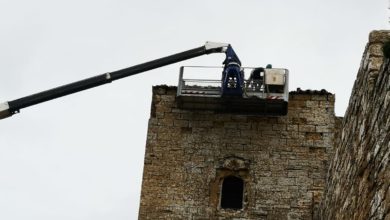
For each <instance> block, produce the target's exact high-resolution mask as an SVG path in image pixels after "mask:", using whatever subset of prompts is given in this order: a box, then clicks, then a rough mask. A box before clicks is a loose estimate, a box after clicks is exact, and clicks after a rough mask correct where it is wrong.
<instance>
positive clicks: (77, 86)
mask: <svg viewBox="0 0 390 220" xmlns="http://www.w3.org/2000/svg"><path fill="white" fill-rule="evenodd" d="M228 47H229V48H231V46H230V45H229V44H225V43H214V42H206V44H205V45H203V46H201V47H198V48H194V49H191V50H187V51H184V52H181V53H177V54H173V55H170V56H167V57H163V58H160V59H156V60H152V61H149V62H146V63H142V64H138V65H135V66H132V67H128V68H125V69H121V70H117V71H115V72H109V73H104V74H101V75H97V76H94V77H91V78H87V79H84V80H81V81H77V82H74V83H70V84H67V85H63V86H60V87H57V88H53V89H49V90H46V91H43V92H40V93H36V94H33V95H29V96H26V97H23V98H19V99H16V100H13V101H9V102H4V103H0V119H3V118H7V117H10V116H12V115H13V114H15V113H18V112H19V111H20V109H22V108H26V107H29V106H32V105H35V104H39V103H41V102H45V101H49V100H52V99H55V98H59V97H62V96H66V95H69V94H72V93H76V92H80V91H83V90H86V89H90V88H93V87H96V86H100V85H103V84H106V83H110V82H112V81H114V80H117V79H122V78H124V77H128V76H132V75H135V74H138V73H142V72H145V71H148V70H152V69H155V68H159V67H162V66H166V65H169V64H172V63H177V62H180V61H183V60H187V59H191V58H194V57H198V56H202V55H205V54H210V53H225V52H226V51H227V49H228Z"/></svg>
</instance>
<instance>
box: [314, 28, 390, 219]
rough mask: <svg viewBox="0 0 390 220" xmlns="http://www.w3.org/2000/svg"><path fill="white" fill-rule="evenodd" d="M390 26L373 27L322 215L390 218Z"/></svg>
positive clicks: (347, 217) (330, 178) (331, 217)
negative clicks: (389, 51) (385, 49)
mask: <svg viewBox="0 0 390 220" xmlns="http://www.w3.org/2000/svg"><path fill="white" fill-rule="evenodd" d="M389 40H390V31H373V32H372V33H371V34H370V38H369V43H368V44H367V46H366V50H365V52H364V55H363V59H362V63H361V67H360V69H359V72H358V75H357V79H356V81H355V85H354V88H353V91H352V96H351V98H350V101H349V107H348V110H347V112H346V114H345V117H344V121H343V129H342V133H341V137H340V138H337V141H336V145H335V146H336V149H337V150H336V151H335V155H334V158H333V161H332V163H331V166H330V170H329V175H328V178H327V179H328V180H327V187H326V192H325V198H324V201H323V204H322V213H321V215H320V216H321V217H322V218H323V219H364V220H365V219H385V220H390V190H389V188H390V168H389V166H390V163H389V162H390V156H389V155H390V71H389V63H390V61H389V59H388V58H387V59H385V58H384V57H383V53H382V46H383V44H384V43H385V42H387V41H389Z"/></svg>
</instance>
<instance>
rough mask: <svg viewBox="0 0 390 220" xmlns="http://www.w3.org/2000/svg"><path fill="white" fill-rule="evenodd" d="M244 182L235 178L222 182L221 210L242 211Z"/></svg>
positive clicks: (230, 177) (228, 178)
mask: <svg viewBox="0 0 390 220" xmlns="http://www.w3.org/2000/svg"><path fill="white" fill-rule="evenodd" d="M243 193H244V181H243V180H242V179H241V178H238V177H235V176H228V177H226V178H225V179H224V180H223V183H222V193H221V208H223V209H242V199H243Z"/></svg>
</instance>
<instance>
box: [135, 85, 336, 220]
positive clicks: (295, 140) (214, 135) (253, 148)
mask: <svg viewBox="0 0 390 220" xmlns="http://www.w3.org/2000/svg"><path fill="white" fill-rule="evenodd" d="M175 91H176V88H174V87H166V86H157V87H154V88H153V103H152V114H151V119H150V121H149V128H148V139H147V144H146V153H145V164H144V175H143V183H142V195H141V204H140V211H139V218H140V219H232V218H234V219H278V220H279V219H312V216H313V213H316V212H317V211H318V206H319V203H320V201H321V198H322V194H323V190H324V186H325V177H326V171H327V165H328V160H329V157H328V155H330V154H331V152H332V147H333V142H334V140H333V138H334V136H335V134H334V132H335V129H334V128H335V122H336V121H335V119H336V117H335V116H334V96H333V95H332V94H329V93H327V92H308V91H306V92H304V93H301V94H300V93H299V92H298V93H297V92H296V93H294V94H291V102H290V105H289V114H288V115H287V116H282V117H262V116H247V115H238V114H216V113H214V112H211V111H189V110H181V109H179V108H177V107H176V106H177V105H176V100H175ZM325 108H326V109H327V110H325ZM229 175H235V176H239V177H241V178H242V179H243V180H244V182H245V186H244V189H245V193H244V203H243V204H244V208H243V209H242V210H229V209H222V208H221V207H220V204H219V202H220V201H219V200H220V193H221V184H222V180H223V178H224V177H226V176H229Z"/></svg>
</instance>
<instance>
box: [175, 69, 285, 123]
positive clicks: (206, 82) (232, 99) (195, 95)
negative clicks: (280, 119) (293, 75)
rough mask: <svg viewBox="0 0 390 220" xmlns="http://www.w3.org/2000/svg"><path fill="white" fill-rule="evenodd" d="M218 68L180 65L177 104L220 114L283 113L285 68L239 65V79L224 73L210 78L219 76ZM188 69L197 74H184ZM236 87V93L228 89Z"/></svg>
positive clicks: (276, 114)
mask: <svg viewBox="0 0 390 220" xmlns="http://www.w3.org/2000/svg"><path fill="white" fill-rule="evenodd" d="M222 71H223V67H199V66H183V67H181V68H180V75H179V84H178V89H177V100H178V105H179V107H180V108H183V109H197V110H212V111H215V112H221V113H242V114H252V115H274V116H278V115H286V114H287V105H288V94H289V92H288V70H287V69H280V68H271V67H269V68H262V67H257V68H254V67H241V72H242V75H241V77H242V82H240V81H239V80H237V79H236V78H234V77H229V78H228V79H224V76H225V75H223V77H222V79H217V78H216V77H214V79H213V77H212V75H213V74H210V73H217V74H218V75H219V76H220V73H221V72H222ZM188 72H192V73H193V75H195V76H197V77H196V78H190V77H188V76H187V75H186V73H188ZM201 72H203V75H202V74H201ZM205 72H206V73H205ZM244 72H245V73H250V76H249V77H247V78H245V75H244ZM207 73H209V74H207ZM198 76H202V77H203V78H200V77H198ZM237 89H238V90H239V91H240V92H238V93H232V92H229V90H237Z"/></svg>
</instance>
